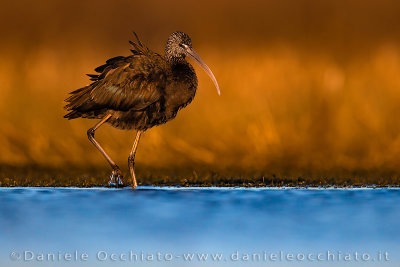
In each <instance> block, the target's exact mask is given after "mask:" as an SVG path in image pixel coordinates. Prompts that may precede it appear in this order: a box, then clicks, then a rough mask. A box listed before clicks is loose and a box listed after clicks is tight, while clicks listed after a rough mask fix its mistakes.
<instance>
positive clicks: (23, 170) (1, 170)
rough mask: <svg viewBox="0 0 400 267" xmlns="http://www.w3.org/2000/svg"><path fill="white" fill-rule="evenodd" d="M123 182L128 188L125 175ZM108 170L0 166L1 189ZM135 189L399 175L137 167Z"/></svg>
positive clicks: (63, 183)
mask: <svg viewBox="0 0 400 267" xmlns="http://www.w3.org/2000/svg"><path fill="white" fill-rule="evenodd" d="M124 173H125V175H126V177H124V178H125V179H124V182H125V183H127V184H128V185H129V184H130V182H131V181H130V177H129V176H128V171H127V170H124ZM109 175H110V170H108V169H106V168H97V167H95V166H90V167H76V166H64V167H58V168H54V167H46V166H23V167H21V166H9V165H7V166H4V165H3V166H0V186H1V187H16V186H23V187H68V186H76V187H95V186H96V187H97V186H100V187H102V186H107V182H108V177H109ZM137 176H138V183H139V185H153V186H182V187H186V186H195V187H206V186H207V187H209V186H216V187H222V186H224V187H226V186H227V187H236V186H240V187H269V186H274V187H286V186H290V187H332V186H333V187H388V186H390V187H399V186H400V173H397V172H393V171H385V170H357V171H348V170H342V169H341V170H339V169H337V170H330V171H323V172H311V171H309V170H292V169H289V168H282V169H281V170H266V171H256V170H234V169H226V170H221V169H215V170H212V168H210V167H209V166H208V167H207V166H190V167H176V168H172V167H171V168H152V167H143V166H142V167H141V168H138V169H137Z"/></svg>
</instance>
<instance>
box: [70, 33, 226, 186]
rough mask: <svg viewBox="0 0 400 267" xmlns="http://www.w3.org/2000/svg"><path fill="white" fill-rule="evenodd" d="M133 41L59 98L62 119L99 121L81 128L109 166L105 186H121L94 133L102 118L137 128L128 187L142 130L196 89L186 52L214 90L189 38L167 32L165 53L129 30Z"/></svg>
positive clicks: (183, 102) (116, 169) (181, 105)
mask: <svg viewBox="0 0 400 267" xmlns="http://www.w3.org/2000/svg"><path fill="white" fill-rule="evenodd" d="M134 35H135V37H136V40H137V43H135V42H132V41H130V42H129V43H130V44H131V45H132V46H133V48H132V50H131V52H132V55H130V56H127V57H124V56H118V57H114V58H111V59H109V60H107V61H106V63H105V64H104V65H102V66H100V67H98V68H96V69H95V71H96V72H97V73H98V74H88V76H89V77H90V80H91V81H93V82H92V83H91V84H90V85H88V86H85V87H83V88H80V89H78V90H75V91H73V92H71V93H70V94H71V96H70V97H68V98H67V99H66V100H65V102H67V104H66V105H65V107H64V108H65V109H66V110H67V111H69V113H68V114H66V115H65V116H64V118H67V119H75V118H79V117H80V118H88V119H100V121H99V122H98V123H97V124H96V125H95V126H93V127H92V128H90V129H89V130H88V131H87V135H88V138H89V140H90V141H91V142H92V143H93V145H94V146H95V147H96V148H97V149H98V150H99V151H100V152H101V153H102V154H103V156H104V157H105V158H106V160H107V161H108V163H109V164H110V165H111V168H112V173H111V177H110V183H109V184H110V185H115V186H123V182H122V174H121V170H120V168H119V167H118V165H117V164H115V162H114V161H113V160H112V159H111V157H110V156H109V155H108V154H107V153H106V152H105V151H104V149H103V148H102V147H101V146H100V144H99V143H98V142H97V141H96V139H95V138H94V134H95V131H96V130H97V129H98V128H99V127H100V126H101V125H103V124H104V123H109V124H111V125H112V126H113V127H116V128H118V129H124V130H131V129H134V130H136V131H137V133H136V138H135V141H134V143H133V146H132V150H131V152H130V154H129V157H128V166H129V171H130V174H131V177H132V187H133V188H135V187H136V186H137V182H136V177H135V169H134V164H135V154H136V149H137V146H138V143H139V138H140V135H141V134H142V133H143V132H144V131H146V130H147V129H149V128H151V127H153V126H156V125H160V124H163V123H166V122H167V121H169V120H172V119H173V118H175V116H176V114H177V112H178V111H179V110H180V109H181V108H184V107H186V106H187V105H188V104H189V103H190V102H192V100H193V98H194V96H195V94H196V89H197V77H196V73H195V71H194V69H193V67H192V65H190V64H189V63H188V62H187V61H186V56H188V57H189V58H192V59H193V60H194V61H195V62H197V63H198V64H199V65H200V66H201V67H202V68H203V69H204V70H205V71H206V72H207V74H208V75H209V76H210V78H211V80H212V81H213V82H214V85H215V87H216V88H217V91H218V94H220V90H219V86H218V83H217V80H216V79H215V76H214V74H213V73H212V71H211V70H210V68H209V67H208V66H207V65H206V64H205V63H204V61H203V60H202V59H201V58H200V56H199V55H198V54H197V53H196V52H195V51H194V50H193V48H192V41H191V39H190V37H189V36H188V35H187V34H185V33H183V32H178V31H177V32H174V33H172V34H171V35H170V36H169V38H168V40H167V44H166V46H165V55H164V56H162V55H159V54H157V53H155V52H152V51H151V50H149V49H148V48H147V47H145V46H144V45H143V44H142V43H141V42H140V40H139V38H138V36H137V35H136V33H134Z"/></svg>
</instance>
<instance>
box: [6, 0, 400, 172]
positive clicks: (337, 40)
mask: <svg viewBox="0 0 400 267" xmlns="http://www.w3.org/2000/svg"><path fill="white" fill-rule="evenodd" d="M399 14H400V2H399V1H396V0H380V1H373V0H364V1H361V0H347V1H343V0H339V1H338V0H325V1H311V0H297V1H292V0H283V1H273V0H267V1H261V0H260V1H255V0H248V1H227V0H224V1H210V0H206V1H183V0H182V1H181V0H179V1H154V0H151V1H132V0H131V1H127V0H116V1H86V0H84V1H67V0H51V1H50V0H43V1H31V0H20V1H6V2H5V3H3V7H2V9H1V11H0V32H1V37H0V81H1V85H0V88H1V89H0V112H1V117H0V124H1V128H0V147H1V152H0V164H6V165H17V166H23V165H28V164H29V165H32V164H33V165H44V166H53V167H61V166H66V165H69V166H71V165H76V166H82V165H91V166H97V165H99V166H100V165H101V166H106V165H107V163H106V161H105V160H104V159H103V158H102V156H101V155H100V153H99V152H98V151H97V150H96V149H95V148H94V147H93V145H92V144H91V143H90V142H89V141H88V140H87V136H86V130H87V129H88V128H90V127H91V126H93V125H94V124H95V123H96V121H95V120H87V119H77V120H72V121H67V120H65V119H63V115H64V114H65V111H64V110H63V105H64V103H63V100H64V99H65V98H66V97H67V94H68V92H70V91H72V90H74V89H77V88H80V87H82V86H84V85H86V84H88V83H89V80H88V77H86V76H85V74H86V73H93V69H94V68H95V67H97V66H99V65H101V64H103V63H104V61H105V60H106V59H108V58H110V57H114V56H119V55H129V53H130V52H129V49H130V47H129V44H128V39H133V35H132V33H131V32H132V30H135V31H136V32H137V33H138V35H139V37H140V38H141V40H142V42H143V43H144V44H146V45H147V46H148V47H149V48H151V49H152V50H154V51H157V52H159V53H163V51H164V44H165V42H166V40H167V38H168V36H169V34H170V33H172V32H173V31H176V30H180V31H184V32H186V33H188V34H189V35H190V36H191V38H192V42H193V46H194V48H195V49H196V50H197V52H198V53H199V54H200V55H201V56H202V58H203V59H204V60H205V61H206V62H207V64H208V65H209V66H210V68H211V69H212V70H213V72H214V74H215V76H216V77H217V79H218V82H219V84H220V87H221V90H222V96H221V97H218V96H217V94H216V90H215V88H213V84H212V82H211V81H210V80H209V78H208V77H207V75H206V74H205V73H204V72H203V71H202V70H201V69H200V68H198V67H197V66H196V65H195V64H193V65H194V67H195V68H196V70H197V74H198V77H199V90H198V94H197V96H196V98H195V100H194V101H193V102H192V104H190V105H189V106H188V107H187V108H185V109H184V110H182V111H180V113H179V114H178V116H177V118H176V119H175V120H173V121H171V122H169V123H167V124H165V125H162V126H159V127H155V128H153V129H151V130H149V131H148V132H146V133H145V135H144V136H143V138H142V140H141V143H140V144H139V148H138V153H137V166H138V168H140V166H141V165H142V166H154V167H166V166H176V167H180V166H191V164H202V165H204V166H209V168H239V169H255V170H261V171H262V170H268V168H278V169H279V168H281V169H285V168H289V169H290V168H292V169H309V170H315V171H326V170H334V169H338V168H340V169H346V170H350V171H351V170H369V169H382V170H383V169H384V170H389V171H393V172H397V173H399V172H400V165H399V160H400V30H399V25H400V15H399ZM134 135H135V133H134V132H124V131H120V130H116V129H113V128H111V127H110V126H104V127H102V128H100V130H98V131H97V138H98V140H99V142H100V143H101V144H102V145H103V146H104V147H105V149H106V150H107V151H108V152H109V153H110V155H111V156H112V157H113V158H114V159H115V160H116V161H117V162H118V163H119V164H120V165H122V166H124V165H126V164H127V157H128V154H129V151H130V148H131V146H132V143H133V140H134Z"/></svg>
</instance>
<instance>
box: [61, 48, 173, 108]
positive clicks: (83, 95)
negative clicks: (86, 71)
mask: <svg viewBox="0 0 400 267" xmlns="http://www.w3.org/2000/svg"><path fill="white" fill-rule="evenodd" d="M138 42H139V44H136V43H133V42H131V44H132V45H133V46H134V49H132V50H131V51H132V53H133V55H132V56H129V57H121V56H120V57H115V58H111V59H109V60H107V61H106V64H104V65H102V66H100V67H98V68H96V69H95V71H96V72H98V73H99V74H98V75H89V76H90V77H91V80H92V81H93V83H92V84H90V85H89V86H87V87H84V88H81V89H78V90H76V91H74V92H72V93H71V94H72V96H70V97H69V98H68V99H66V101H67V102H69V103H68V104H67V105H66V106H65V107H66V108H67V109H68V110H77V111H80V112H88V111H93V110H100V109H112V110H119V111H127V110H132V109H134V110H141V109H144V108H146V107H147V106H149V105H151V104H152V103H154V102H156V101H158V100H159V99H160V98H161V96H162V94H163V91H164V88H165V86H166V83H167V77H168V76H167V72H166V62H165V60H164V59H163V58H162V57H161V56H160V55H158V54H156V53H154V52H151V51H150V50H149V49H147V48H146V47H144V46H143V45H142V44H141V43H140V41H138Z"/></svg>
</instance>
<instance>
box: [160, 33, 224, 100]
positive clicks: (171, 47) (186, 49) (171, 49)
mask: <svg viewBox="0 0 400 267" xmlns="http://www.w3.org/2000/svg"><path fill="white" fill-rule="evenodd" d="M165 55H166V56H167V58H168V60H171V61H178V60H182V59H185V57H186V56H188V57H190V58H192V59H193V60H195V61H196V62H197V63H198V64H199V65H200V66H201V67H202V68H203V69H204V71H205V72H206V73H207V74H208V76H210V78H211V80H212V81H213V83H214V85H215V87H216V88H217V92H218V95H220V94H221V91H220V90H219V85H218V82H217V79H216V78H215V76H214V74H213V73H212V71H211V70H210V68H209V67H208V66H207V64H206V63H205V62H204V61H203V60H202V59H201V58H200V56H199V55H198V54H197V53H196V51H194V49H193V47H192V40H191V39H190V37H189V35H187V34H186V33H183V32H179V31H177V32H173V33H172V34H171V35H170V36H169V38H168V41H167V45H166V46H165Z"/></svg>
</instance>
